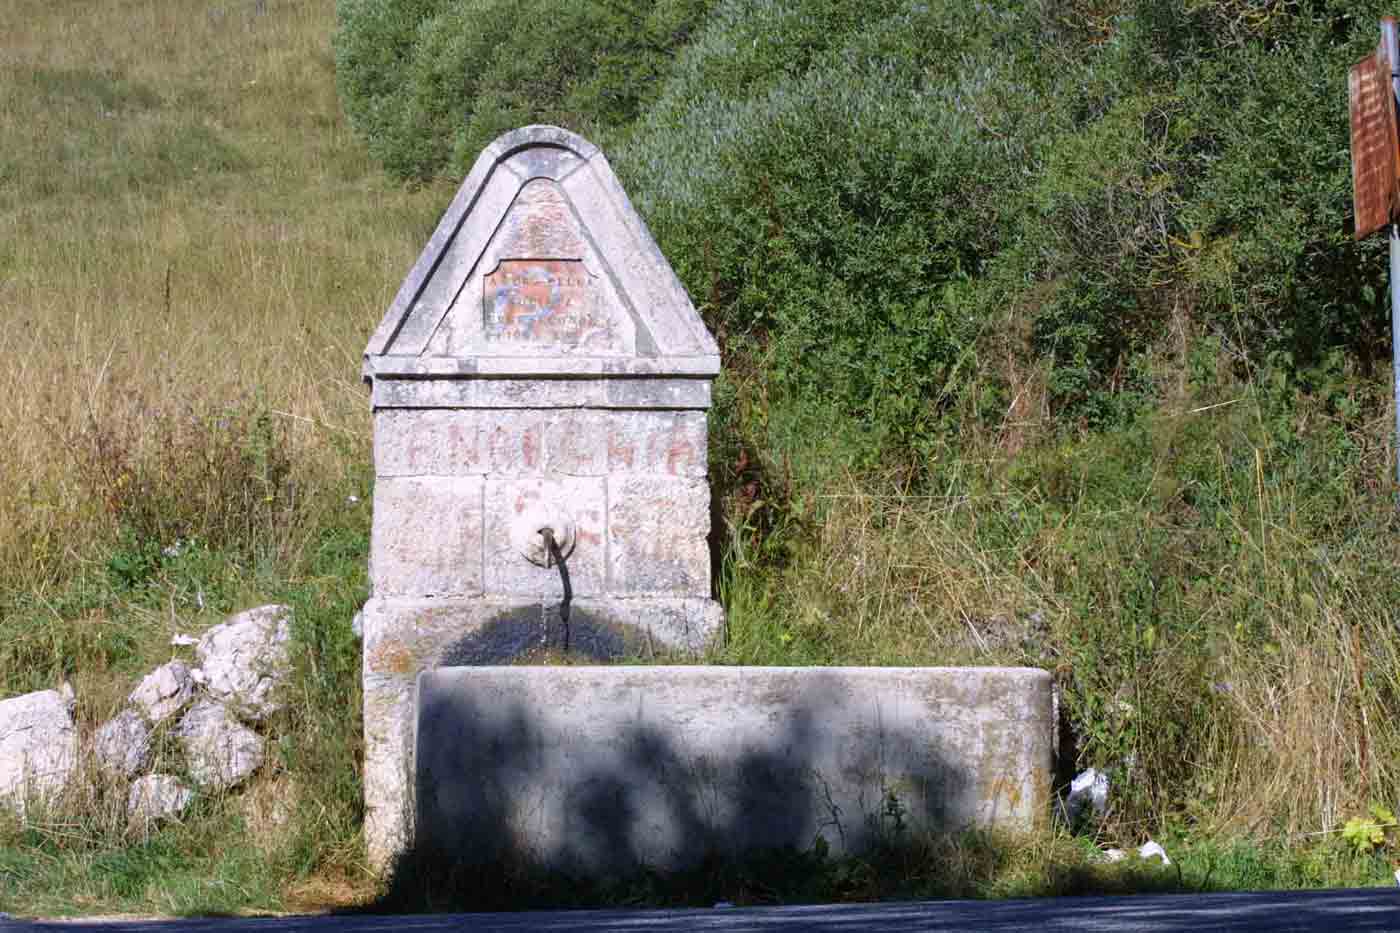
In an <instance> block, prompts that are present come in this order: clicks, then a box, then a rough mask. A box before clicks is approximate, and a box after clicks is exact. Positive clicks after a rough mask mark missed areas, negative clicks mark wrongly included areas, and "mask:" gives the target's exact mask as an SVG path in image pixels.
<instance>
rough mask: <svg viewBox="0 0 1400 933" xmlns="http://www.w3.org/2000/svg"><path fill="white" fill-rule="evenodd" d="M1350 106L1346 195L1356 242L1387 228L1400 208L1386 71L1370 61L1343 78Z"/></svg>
mask: <svg viewBox="0 0 1400 933" xmlns="http://www.w3.org/2000/svg"><path fill="white" fill-rule="evenodd" d="M1347 97H1348V102H1349V103H1350V105H1351V193H1352V207H1353V209H1354V211H1355V215H1356V238H1357V239H1358V240H1360V239H1362V238H1363V237H1366V236H1369V235H1370V234H1372V233H1374V232H1375V231H1377V230H1379V229H1380V228H1381V227H1384V226H1385V225H1386V224H1388V223H1390V221H1391V218H1392V217H1394V216H1395V211H1396V207H1397V206H1400V137H1397V135H1396V128H1395V93H1394V91H1393V90H1392V88H1391V82H1390V65H1389V63H1388V62H1387V61H1386V60H1385V58H1384V57H1383V56H1382V55H1380V54H1376V55H1372V56H1370V57H1368V58H1365V59H1362V60H1361V61H1359V62H1357V63H1356V64H1355V65H1354V66H1352V69H1351V72H1350V73H1349V74H1348V75H1347Z"/></svg>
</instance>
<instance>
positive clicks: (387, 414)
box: [374, 409, 487, 476]
mask: <svg viewBox="0 0 1400 933" xmlns="http://www.w3.org/2000/svg"><path fill="white" fill-rule="evenodd" d="M479 422H480V416H479V415H478V413H477V412H475V411H472V410H470V409H387V410H385V411H382V412H380V413H379V414H378V415H376V416H375V419H374V465H375V473H376V474H377V475H379V476H470V475H475V474H484V473H485V472H486V471H487V458H486V454H485V451H484V445H483V443H482V439H481V430H480V427H481V426H480V424H479Z"/></svg>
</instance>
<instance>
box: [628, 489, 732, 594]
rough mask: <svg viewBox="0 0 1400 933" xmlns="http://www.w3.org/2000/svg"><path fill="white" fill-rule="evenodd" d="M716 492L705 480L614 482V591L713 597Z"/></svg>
mask: <svg viewBox="0 0 1400 933" xmlns="http://www.w3.org/2000/svg"><path fill="white" fill-rule="evenodd" d="M709 532H710V490H709V487H708V486H707V485H706V484H705V481H704V480H700V479H672V478H664V479H661V478H656V477H651V476H627V477H610V478H609V479H608V542H609V545H610V550H611V562H610V564H609V566H608V591H609V592H610V593H613V594H617V595H638V594H667V595H676V596H708V595H709V594H710V549H709V543H708V541H707V540H706V539H707V536H708V535H709Z"/></svg>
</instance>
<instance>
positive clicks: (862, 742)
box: [415, 667, 1053, 877]
mask: <svg viewBox="0 0 1400 933" xmlns="http://www.w3.org/2000/svg"><path fill="white" fill-rule="evenodd" d="M948 681H951V682H955V683H957V684H959V685H961V686H967V687H970V689H959V690H956V691H954V693H955V694H957V695H963V696H968V697H977V696H990V695H1012V694H1014V695H1015V699H1014V701H1013V702H1012V703H1010V704H1008V706H1010V707H1014V708H1018V709H1020V710H1022V711H1023V713H1024V715H1023V716H1022V717H1020V718H1017V719H1013V720H1006V719H1001V718H1000V717H999V711H998V710H997V709H995V708H992V707H987V706H983V705H980V704H974V705H971V706H963V705H958V706H952V707H950V706H948V705H946V704H944V703H943V702H942V701H941V700H940V699H939V697H941V696H944V695H946V694H945V691H943V690H941V689H940V684H939V682H948ZM969 722H971V723H972V724H974V725H973V728H968V727H967V725H966V724H967V723H969ZM1052 725H1053V721H1052V716H1051V696H1050V675H1049V674H1048V673H1047V672H1045V671H1039V670H1030V669H1025V668H1012V669H1006V668H1000V669H977V668H743V667H737V668H736V667H719V668H716V667H565V668H521V667H507V668H499V667H478V668H445V669H441V670H437V671H431V672H426V673H424V674H423V675H422V676H421V677H420V678H419V682H418V711H417V731H416V734H417V739H416V755H415V762H416V767H415V774H416V786H417V794H416V799H417V816H418V818H417V827H418V833H417V840H416V842H417V845H418V846H420V847H421V848H422V849H424V850H425V851H428V852H441V853H444V854H446V855H448V856H451V857H456V858H460V859H462V860H464V861H467V862H483V861H491V860H496V859H503V858H505V859H520V858H524V859H527V860H530V861H532V862H535V863H536V864H539V865H543V866H547V867H552V868H557V869H560V870H564V871H570V872H577V873H580V874H582V875H585V876H592V877H611V876H615V875H616V874H617V873H619V872H628V871H635V870H637V869H640V868H643V867H647V868H655V869H660V870H667V869H676V868H682V867H685V866H687V865H692V864H695V863H696V862H698V861H700V860H701V859H702V858H704V857H705V856H707V855H711V854H717V855H726V856H732V855H739V854H742V853H744V852H746V851H750V850H755V849H765V848H774V847H780V846H794V847H797V848H799V849H806V848H808V847H809V846H811V845H812V843H813V840H815V839H817V838H818V837H821V838H823V839H824V840H825V842H826V844H827V845H828V846H829V847H830V848H831V850H832V851H833V852H835V853H837V854H856V853H860V852H862V851H866V850H868V849H869V848H871V847H872V846H874V845H876V844H878V843H880V842H882V841H890V840H894V839H897V838H899V837H900V836H901V835H905V837H906V838H907V835H908V834H915V835H916V834H921V833H925V832H939V831H943V832H946V831H955V830H959V829H962V828H965V827H968V826H983V827H991V826H995V827H999V828H1006V829H1012V830H1028V829H1031V828H1032V827H1034V826H1035V825H1036V824H1037V823H1038V822H1039V821H1040V820H1041V819H1043V817H1044V815H1045V814H1046V812H1047V810H1048V807H1047V802H1048V792H1049V787H1050V780H1051V730H1052Z"/></svg>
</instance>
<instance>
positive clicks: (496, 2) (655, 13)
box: [335, 0, 708, 180]
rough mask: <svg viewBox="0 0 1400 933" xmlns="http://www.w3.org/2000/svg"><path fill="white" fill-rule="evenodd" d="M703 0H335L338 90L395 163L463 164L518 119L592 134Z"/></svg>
mask: <svg viewBox="0 0 1400 933" xmlns="http://www.w3.org/2000/svg"><path fill="white" fill-rule="evenodd" d="M707 5H708V2H707V0H646V2H640V3H629V4H621V3H613V2H607V0H579V2H569V3H559V2H555V0H509V2H507V0H466V2H460V3H459V2H445V0H340V2H339V3H338V5H337V8H336V12H337V21H338V28H337V31H336V37H335V50H336V74H337V80H338V83H339V86H340V94H341V99H342V100H343V101H344V104H345V109H346V112H347V113H348V114H349V116H350V119H351V121H352V122H353V123H354V125H355V127H356V128H357V130H358V131H359V132H360V133H361V135H363V136H364V138H365V140H366V141H367V143H368V144H369V147H370V150H371V152H373V154H374V155H375V157H376V158H378V159H379V160H380V161H382V162H383V163H384V165H385V167H386V168H387V169H388V170H389V171H390V172H392V173H393V174H395V175H398V176H400V177H402V178H407V179H420V180H421V179H427V178H430V177H432V176H434V175H437V174H439V173H443V172H448V173H455V174H459V175H460V174H463V173H464V172H465V171H466V169H467V168H469V167H470V164H471V161H472V159H474V158H475V157H476V154H477V153H478V152H479V151H480V150H481V149H482V147H483V146H485V145H486V144H487V143H488V142H490V140H491V139H493V138H494V137H495V136H497V135H499V134H500V133H502V132H504V131H505V130H508V129H513V128H515V127H517V126H521V125H524V124H527V123H555V124H558V125H561V126H565V127H568V128H570V129H574V130H577V131H580V132H584V133H587V134H590V135H592V134H596V133H598V132H600V131H606V130H608V129H610V128H613V127H615V126H618V125H621V124H623V123H626V122H627V121H628V120H630V119H632V118H633V117H634V116H635V115H636V113H637V111H638V109H639V108H640V106H641V105H642V103H643V102H645V101H646V100H648V99H650V98H651V97H652V96H653V95H654V94H655V92H656V91H657V90H658V89H659V83H660V78H661V76H662V74H663V72H664V70H665V68H666V66H667V64H668V62H669V60H670V57H671V55H672V54H673V51H674V49H675V48H676V47H677V46H678V45H679V44H680V43H682V42H683V41H684V40H685V38H686V37H687V35H688V34H689V32H690V29H691V28H692V25H693V24H694V22H695V21H696V20H697V19H698V18H699V17H700V16H702V15H703V13H704V11H705V8H706V6H707Z"/></svg>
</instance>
